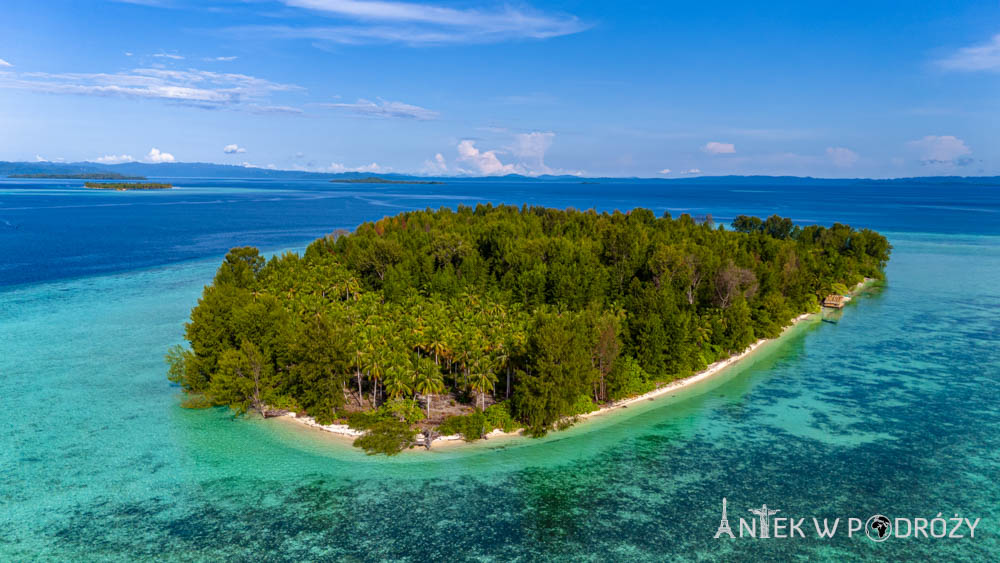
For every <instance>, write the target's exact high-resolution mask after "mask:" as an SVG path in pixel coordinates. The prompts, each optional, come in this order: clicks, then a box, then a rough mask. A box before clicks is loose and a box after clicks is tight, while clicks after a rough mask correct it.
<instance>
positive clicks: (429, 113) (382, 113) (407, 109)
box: [319, 98, 438, 121]
mask: <svg viewBox="0 0 1000 563" xmlns="http://www.w3.org/2000/svg"><path fill="white" fill-rule="evenodd" d="M377 100H378V101H376V102H373V101H370V100H366V99H364V98H360V99H358V101H357V102H355V103H353V104H343V103H336V104H319V105H320V106H322V107H327V108H332V109H339V110H345V111H349V112H351V113H355V114H358V115H364V116H370V117H386V118H400V119H417V120H420V121H426V120H430V119H436V118H437V116H438V112H436V111H433V110H429V109H427V108H422V107H420V106H415V105H412V104H405V103H403V102H390V101H386V100H383V99H382V98H377Z"/></svg>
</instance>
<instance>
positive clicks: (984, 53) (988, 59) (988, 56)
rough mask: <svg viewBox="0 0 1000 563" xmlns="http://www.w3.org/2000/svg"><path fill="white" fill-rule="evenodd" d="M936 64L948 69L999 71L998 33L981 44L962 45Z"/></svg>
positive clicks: (999, 42)
mask: <svg viewBox="0 0 1000 563" xmlns="http://www.w3.org/2000/svg"><path fill="white" fill-rule="evenodd" d="M938 64H939V65H940V66H942V67H944V68H946V69H949V70H964V71H970V72H973V71H979V70H996V71H1000V33H998V34H996V35H994V36H993V38H992V39H991V40H990V41H989V42H987V43H984V44H982V45H976V46H974V47H963V48H962V49H959V50H958V51H956V52H955V53H954V54H952V55H951V56H950V57H947V58H945V59H941V60H940V61H938Z"/></svg>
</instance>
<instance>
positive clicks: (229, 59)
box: [209, 56, 239, 63]
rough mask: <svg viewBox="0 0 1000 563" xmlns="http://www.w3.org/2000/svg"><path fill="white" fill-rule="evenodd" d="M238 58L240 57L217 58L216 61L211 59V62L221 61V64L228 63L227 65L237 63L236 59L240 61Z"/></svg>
mask: <svg viewBox="0 0 1000 563" xmlns="http://www.w3.org/2000/svg"><path fill="white" fill-rule="evenodd" d="M238 58H239V57H235V56H234V57H215V58H214V59H209V60H211V61H220V62H226V63H228V62H229V61H235V60H236V59H238Z"/></svg>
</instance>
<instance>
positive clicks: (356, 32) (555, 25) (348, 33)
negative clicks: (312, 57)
mask: <svg viewBox="0 0 1000 563" xmlns="http://www.w3.org/2000/svg"><path fill="white" fill-rule="evenodd" d="M283 2H284V4H285V5H287V6H290V7H292V8H299V9H303V10H308V11H309V12H310V13H312V14H317V15H320V16H325V17H327V18H330V19H331V20H335V22H336V23H334V24H332V25H311V26H301V27H299V26H292V25H277V26H246V27H238V28H232V29H230V32H231V33H238V34H241V35H246V36H254V37H260V36H262V35H263V36H270V37H278V38H288V39H310V40H314V41H319V42H323V43H339V44H360V43H404V44H410V45H434V44H455V43H496V42H500V41H507V40H516V39H547V38H550V37H558V36H561V35H570V34H574V33H579V32H581V31H584V30H585V29H587V28H588V27H589V26H588V25H587V24H584V23H582V22H581V21H580V20H579V19H578V18H576V17H575V16H572V15H561V14H547V13H542V12H539V11H536V10H533V9H530V8H526V7H515V6H512V5H505V6H503V7H502V8H497V9H493V10H483V9H477V8H469V9H460V8H450V7H444V6H436V5H433V4H426V3H416V2H393V1H387V0H375V1H368V0H283Z"/></svg>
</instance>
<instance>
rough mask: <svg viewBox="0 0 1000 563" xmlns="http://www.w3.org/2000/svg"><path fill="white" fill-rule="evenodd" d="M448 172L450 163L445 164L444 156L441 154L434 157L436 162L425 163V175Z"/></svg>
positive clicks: (426, 161) (427, 161)
mask: <svg viewBox="0 0 1000 563" xmlns="http://www.w3.org/2000/svg"><path fill="white" fill-rule="evenodd" d="M447 171H448V163H447V162H445V160H444V156H443V155H442V154H441V153H437V154H435V155H434V160H425V161H424V168H423V173H424V174H444V173H445V172H447Z"/></svg>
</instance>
